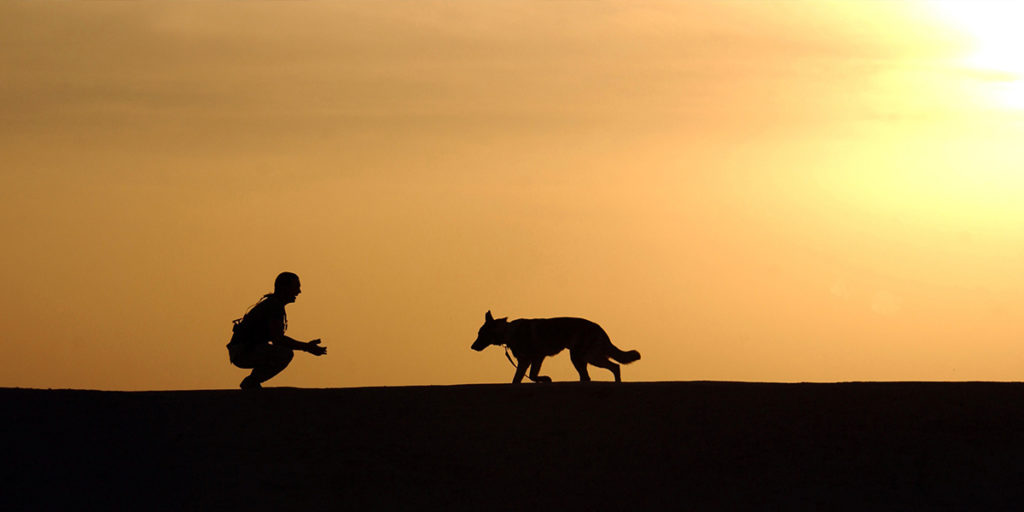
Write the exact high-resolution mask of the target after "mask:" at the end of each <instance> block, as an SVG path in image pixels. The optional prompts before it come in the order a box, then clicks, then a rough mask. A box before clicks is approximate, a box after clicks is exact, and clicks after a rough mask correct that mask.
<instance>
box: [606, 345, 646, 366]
mask: <svg viewBox="0 0 1024 512" xmlns="http://www.w3.org/2000/svg"><path fill="white" fill-rule="evenodd" d="M611 356H612V359H614V360H616V361H618V362H620V363H622V364H629V363H632V362H633V361H636V360H638V359H640V352H637V351H636V350H629V351H626V352H623V351H622V350H619V349H618V347H616V346H615V345H612V354H611Z"/></svg>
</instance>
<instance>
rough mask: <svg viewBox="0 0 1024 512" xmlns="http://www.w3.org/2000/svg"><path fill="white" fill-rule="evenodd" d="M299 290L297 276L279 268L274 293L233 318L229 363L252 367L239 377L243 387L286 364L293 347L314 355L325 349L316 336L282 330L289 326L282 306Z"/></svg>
mask: <svg viewBox="0 0 1024 512" xmlns="http://www.w3.org/2000/svg"><path fill="white" fill-rule="evenodd" d="M300 293H302V290H301V289H300V286H299V276H297V275H295V274H293V273H291V272H281V273H280V274H278V276H277V279H275V280H274V293H268V294H266V295H264V296H263V298H262V299H260V301H259V302H257V303H256V305H254V306H253V307H252V308H250V309H249V311H248V312H247V313H246V314H245V316H243V317H242V318H239V319H238V320H235V325H234V327H233V329H232V330H233V334H232V336H231V342H230V343H228V357H229V358H230V359H231V364H233V365H235V366H237V367H239V368H247V369H248V368H251V369H252V373H250V374H249V376H248V377H246V378H244V379H242V383H241V384H240V387H241V388H242V389H260V388H261V387H262V386H261V384H262V383H264V382H266V381H268V380H270V378H271V377H273V376H275V375H277V374H278V373H281V370H284V369H285V368H286V367H287V366H288V363H290V362H291V361H292V356H293V353H294V351H296V350H302V351H304V352H309V353H310V354H313V355H315V356H322V355H324V354H326V353H327V347H323V346H321V345H320V340H319V339H315V340H313V341H309V342H302V341H296V340H294V339H292V338H289V337H288V336H285V334H284V332H285V330H287V329H288V317H287V315H285V312H284V307H285V305H287V304H291V303H292V302H295V298H296V297H298V295H299V294H300Z"/></svg>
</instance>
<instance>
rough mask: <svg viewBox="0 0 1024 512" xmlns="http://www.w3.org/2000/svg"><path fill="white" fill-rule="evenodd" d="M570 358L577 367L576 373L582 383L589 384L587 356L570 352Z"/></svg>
mask: <svg viewBox="0 0 1024 512" xmlns="http://www.w3.org/2000/svg"><path fill="white" fill-rule="evenodd" d="M569 358H571V359H572V365H573V366H575V367H576V371H577V372H579V374H580V382H589V381H590V374H589V373H587V356H586V354H583V353H581V352H570V353H569Z"/></svg>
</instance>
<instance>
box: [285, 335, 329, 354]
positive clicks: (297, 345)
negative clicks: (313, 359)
mask: <svg viewBox="0 0 1024 512" xmlns="http://www.w3.org/2000/svg"><path fill="white" fill-rule="evenodd" d="M274 344H275V345H280V346H282V347H287V348H290V349H292V350H301V351H303V352H309V353H310V354H313V355H314V356H322V355H324V354H326V353H327V347H323V346H320V338H317V339H315V340H313V341H308V342H305V341H299V340H296V339H294V338H291V337H289V336H285V335H283V334H282V335H281V336H279V337H278V338H277V339H275V340H274Z"/></svg>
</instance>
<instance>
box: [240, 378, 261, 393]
mask: <svg viewBox="0 0 1024 512" xmlns="http://www.w3.org/2000/svg"><path fill="white" fill-rule="evenodd" d="M238 387H240V388H242V389H247V390H248V389H263V386H261V385H260V382H259V381H258V380H256V379H253V378H252V377H246V378H244V379H242V383H241V384H239V385H238Z"/></svg>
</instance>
